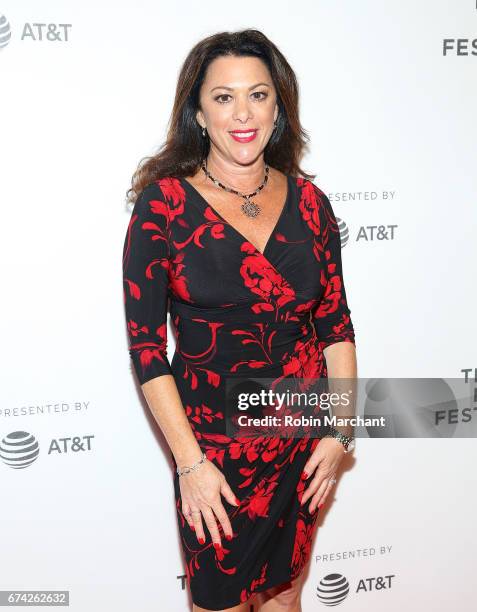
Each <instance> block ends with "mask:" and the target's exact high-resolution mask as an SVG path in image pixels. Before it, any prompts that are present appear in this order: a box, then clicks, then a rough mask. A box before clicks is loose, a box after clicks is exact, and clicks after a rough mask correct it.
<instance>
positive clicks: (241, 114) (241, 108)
mask: <svg viewBox="0 0 477 612" xmlns="http://www.w3.org/2000/svg"><path fill="white" fill-rule="evenodd" d="M251 116H252V113H251V111H250V101H249V99H248V96H247V95H245V96H237V98H236V102H235V107H234V119H239V120H240V121H241V122H242V123H246V122H247V121H248V119H249V118H251Z"/></svg>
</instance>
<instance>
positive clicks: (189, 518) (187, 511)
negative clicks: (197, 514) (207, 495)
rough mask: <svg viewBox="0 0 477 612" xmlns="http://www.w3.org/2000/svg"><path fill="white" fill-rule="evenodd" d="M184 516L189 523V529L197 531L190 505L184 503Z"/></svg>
mask: <svg viewBox="0 0 477 612" xmlns="http://www.w3.org/2000/svg"><path fill="white" fill-rule="evenodd" d="M182 514H183V515H184V518H185V520H186V521H187V524H188V525H189V527H190V528H191V529H195V526H194V521H193V520H192V514H191V513H190V506H189V504H186V503H184V504H183V505H182Z"/></svg>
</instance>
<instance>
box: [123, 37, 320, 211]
mask: <svg viewBox="0 0 477 612" xmlns="http://www.w3.org/2000/svg"><path fill="white" fill-rule="evenodd" d="M227 55H232V56H249V57H250V56H252V57H258V58H259V59H261V60H262V61H264V62H265V64H266V65H267V67H268V70H269V71H270V75H271V77H272V80H273V83H274V86H275V89H276V92H277V104H278V117H277V121H276V124H277V127H276V129H275V130H274V131H273V134H272V136H271V138H270V140H269V141H268V143H267V146H266V147H265V150H264V159H265V163H266V164H268V165H270V166H272V168H276V169H277V170H281V171H282V172H284V173H286V174H290V175H292V176H302V177H303V178H306V179H309V180H314V178H315V176H316V175H313V174H307V173H306V172H304V171H303V170H302V169H301V168H300V166H299V163H300V160H301V158H302V155H303V154H304V149H305V147H306V146H307V144H308V141H309V137H308V134H307V132H306V130H304V129H303V128H302V126H301V124H300V120H299V117H298V83H297V79H296V75H295V73H294V72H293V70H292V68H291V67H290V65H289V64H288V62H287V60H286V59H285V57H284V56H283V54H282V53H281V52H280V51H279V50H278V48H277V47H276V46H275V45H274V44H273V43H272V42H271V41H270V40H269V39H268V38H267V37H266V36H265V35H264V34H263V33H262V32H260V31H259V30H255V29H247V30H242V31H239V32H219V33H217V34H214V35H212V36H209V37H207V38H204V39H203V40H201V41H199V42H198V43H197V44H196V45H195V46H194V47H193V48H192V50H191V51H190V52H189V54H188V56H187V57H186V59H185V61H184V63H183V65H182V68H181V71H180V74H179V79H178V81H177V87H176V95H175V100H174V107H173V109H172V114H171V117H170V120H169V127H168V131H167V138H166V141H165V143H164V144H163V145H162V146H161V147H160V148H159V150H158V152H157V153H156V154H155V155H153V156H150V157H145V158H143V159H142V160H141V161H140V162H139V165H138V168H137V170H136V171H135V173H134V175H133V177H132V180H131V185H132V187H131V188H130V189H128V191H127V196H126V199H127V202H132V203H134V202H135V201H136V199H137V197H138V195H139V194H140V193H141V191H142V190H143V189H144V187H145V186H146V185H148V184H149V183H153V182H154V181H156V180H158V179H159V178H163V177H167V176H176V177H185V176H191V175H194V174H195V173H196V172H197V171H198V169H199V168H200V165H201V162H202V161H203V160H204V159H206V158H207V156H208V154H209V150H210V141H209V136H208V135H207V136H206V138H204V137H203V136H202V128H201V126H200V125H199V123H198V122H197V119H196V113H197V110H199V109H200V103H199V93H200V88H201V85H202V83H203V81H204V79H205V75H206V71H207V68H208V66H209V64H210V63H211V62H212V61H213V60H214V59H216V58H217V57H221V56H227Z"/></svg>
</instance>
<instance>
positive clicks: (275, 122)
mask: <svg viewBox="0 0 477 612" xmlns="http://www.w3.org/2000/svg"><path fill="white" fill-rule="evenodd" d="M276 128H277V120H276V119H275V121H274V122H273V129H274V130H275V129H276Z"/></svg>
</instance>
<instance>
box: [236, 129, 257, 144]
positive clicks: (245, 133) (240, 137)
mask: <svg viewBox="0 0 477 612" xmlns="http://www.w3.org/2000/svg"><path fill="white" fill-rule="evenodd" d="M230 135H231V136H232V138H233V139H234V140H236V141H237V142H250V141H251V140H253V139H254V138H255V136H256V135H257V130H234V131H233V132H230Z"/></svg>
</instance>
